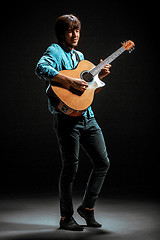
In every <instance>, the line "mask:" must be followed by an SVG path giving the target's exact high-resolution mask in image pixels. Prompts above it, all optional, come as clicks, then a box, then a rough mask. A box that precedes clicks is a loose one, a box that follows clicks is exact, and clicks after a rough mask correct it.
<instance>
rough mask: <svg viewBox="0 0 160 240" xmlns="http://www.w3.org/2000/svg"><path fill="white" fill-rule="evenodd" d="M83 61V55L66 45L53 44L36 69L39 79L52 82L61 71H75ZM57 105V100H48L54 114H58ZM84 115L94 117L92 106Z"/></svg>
mask: <svg viewBox="0 0 160 240" xmlns="http://www.w3.org/2000/svg"><path fill="white" fill-rule="evenodd" d="M81 60H84V55H83V53H81V52H79V51H76V50H75V49H72V50H70V49H69V48H67V47H66V46H65V45H59V44H51V45H50V46H49V47H48V48H47V50H46V52H45V53H44V55H43V56H42V57H41V59H40V60H39V62H38V64H37V67H36V74H37V76H38V77H39V78H41V79H45V80H46V81H47V82H50V81H51V79H52V78H54V77H55V76H56V75H57V74H58V73H59V71H61V70H71V69H74V68H76V66H77V65H78V63H79V61H81ZM56 104H57V102H56V99H55V100H54V99H53V101H52V102H51V100H50V99H48V108H49V110H50V112H51V113H52V114H55V113H58V111H57V110H56ZM83 115H84V116H85V115H89V117H94V113H93V111H92V109H91V106H90V107H89V108H88V109H87V110H86V111H85V112H84V113H83Z"/></svg>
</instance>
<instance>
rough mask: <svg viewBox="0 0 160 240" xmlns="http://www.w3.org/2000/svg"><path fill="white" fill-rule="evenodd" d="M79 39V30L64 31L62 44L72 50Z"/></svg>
mask: <svg viewBox="0 0 160 240" xmlns="http://www.w3.org/2000/svg"><path fill="white" fill-rule="evenodd" d="M79 38H80V29H79V28H76V29H73V28H70V29H69V30H67V31H65V34H64V44H65V45H66V46H67V47H69V48H70V49H72V48H74V47H76V46H77V45H78V41H79Z"/></svg>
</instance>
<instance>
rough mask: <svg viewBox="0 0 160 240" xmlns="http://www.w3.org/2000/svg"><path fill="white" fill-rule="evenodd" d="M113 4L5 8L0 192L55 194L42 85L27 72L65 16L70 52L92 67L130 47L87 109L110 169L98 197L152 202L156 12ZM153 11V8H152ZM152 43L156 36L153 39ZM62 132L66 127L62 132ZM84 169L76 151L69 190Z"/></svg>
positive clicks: (55, 153)
mask: <svg viewBox="0 0 160 240" xmlns="http://www.w3.org/2000/svg"><path fill="white" fill-rule="evenodd" d="M146 4H148V3H145V6H144V5H143V6H142V5H141V4H139V5H134V4H132V3H129V2H127V1H126V2H122V1H118V2H116V1H113V3H109V2H108V1H107V2H105V3H103V2H102V3H99V2H98V3H96V2H94V1H92V4H89V3H88V4H87V5H85V2H76V3H75V2H68V3H67V1H64V2H63V1H62V2H60V1H59V2H58V1H57V2H51V1H46V2H45V3H43V2H39V3H38V1H37V3H35V2H34V4H33V5H32V4H30V3H28V2H22V3H21V5H15V4H13V5H8V6H7V5H5V6H4V7H3V9H2V13H3V11H4V13H5V16H4V14H2V16H3V19H2V20H1V23H2V25H1V27H2V26H3V28H1V40H2V44H1V178H2V180H1V192H2V193H6V194H9V193H11V192H13V193H15V192H18V193H30V192H35V193H36V192H43V191H46V192H51V193H54V192H56V191H57V190H58V178H59V174H60V169H61V161H60V154H59V150H58V145H57V139H56V136H55V133H54V132H53V130H52V115H51V114H50V113H49V112H48V109H47V98H46V95H45V82H44V81H42V80H40V79H38V78H37V76H36V75H35V73H34V71H35V66H36V64H37V62H38V60H39V59H40V57H41V56H42V54H43V52H44V51H45V49H46V48H47V47H48V46H49V45H50V44H51V43H53V42H56V37H55V33H54V24H55V20H56V18H57V17H58V16H60V15H62V14H65V13H67V14H68V13H73V14H75V15H77V16H78V17H79V18H80V20H81V22H82V31H81V40H80V43H79V46H78V49H79V50H80V51H81V52H83V53H84V55H85V58H86V59H87V60H90V61H91V62H93V63H94V64H98V63H99V60H100V58H103V59H104V58H106V57H107V56H109V55H110V54H111V53H113V52H114V51H115V50H117V49H118V48H119V47H120V46H121V45H120V43H121V41H123V40H129V39H131V40H132V41H134V42H135V44H136V48H135V50H134V51H133V53H131V54H128V53H127V52H125V53H124V54H123V55H122V56H120V57H119V58H118V59H116V60H115V61H114V62H113V63H112V68H111V74H110V75H109V76H108V78H106V79H105V82H106V87H105V88H104V89H103V91H102V92H101V93H99V94H97V95H96V96H95V100H94V103H93V109H94V113H95V115H96V119H97V121H98V123H99V124H100V126H101V128H102V130H103V133H104V137H105V140H106V145H107V149H108V153H109V158H110V162H111V167H110V170H109V172H108V176H107V178H106V182H105V185H104V187H103V190H102V194H106V193H107V194H110V193H117V194H121V193H126V194H131V193H132V194H137V193H141V194H148V196H155V195H156V193H157V191H158V171H156V170H157V169H158V162H159V156H158V144H157V142H158V108H159V107H158V91H157V87H158V78H157V74H156V69H157V68H156V55H157V54H156V52H157V48H158V41H157V40H156V30H157V28H156V18H154V17H153V16H156V14H157V13H156V6H155V5H154V7H151V6H149V5H146ZM157 7H158V6H157ZM157 36H158V35H157ZM66 127H67V126H66ZM90 167H91V165H90V162H89V160H88V158H87V157H86V155H85V154H84V152H83V151H81V153H80V166H79V172H78V174H77V178H76V181H75V191H79V190H80V191H81V189H83V188H84V187H85V184H86V181H87V178H88V175H89V171H90Z"/></svg>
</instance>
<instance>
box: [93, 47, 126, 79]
mask: <svg viewBox="0 0 160 240" xmlns="http://www.w3.org/2000/svg"><path fill="white" fill-rule="evenodd" d="M125 50H126V49H125V48H124V47H123V46H122V47H120V48H119V49H118V50H117V51H115V52H114V53H112V54H111V55H110V56H109V57H107V58H106V59H105V60H104V61H103V62H101V63H99V64H98V65H97V66H96V67H94V68H93V69H92V70H91V71H90V73H91V75H92V76H93V77H94V76H96V75H97V74H99V73H100V71H101V69H102V68H103V67H104V66H105V65H106V64H110V63H111V62H113V60H115V59H116V58H117V57H119V56H120V55H121V54H122V53H123V52H124V51H125Z"/></svg>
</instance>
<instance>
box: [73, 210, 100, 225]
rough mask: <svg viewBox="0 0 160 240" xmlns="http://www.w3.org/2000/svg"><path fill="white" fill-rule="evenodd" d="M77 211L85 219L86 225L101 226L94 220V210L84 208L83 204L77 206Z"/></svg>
mask: <svg viewBox="0 0 160 240" xmlns="http://www.w3.org/2000/svg"><path fill="white" fill-rule="evenodd" d="M77 212H78V213H79V215H80V216H81V217H83V218H84V219H85V220H86V223H87V226H88V227H96V228H100V227H102V224H100V223H98V222H96V220H95V217H94V210H86V209H85V208H84V207H83V206H79V208H78V209H77Z"/></svg>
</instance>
